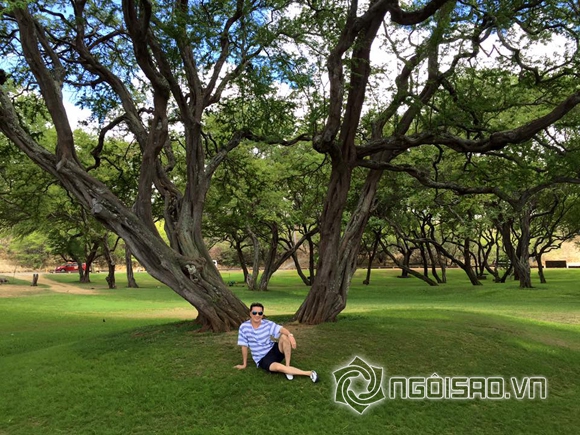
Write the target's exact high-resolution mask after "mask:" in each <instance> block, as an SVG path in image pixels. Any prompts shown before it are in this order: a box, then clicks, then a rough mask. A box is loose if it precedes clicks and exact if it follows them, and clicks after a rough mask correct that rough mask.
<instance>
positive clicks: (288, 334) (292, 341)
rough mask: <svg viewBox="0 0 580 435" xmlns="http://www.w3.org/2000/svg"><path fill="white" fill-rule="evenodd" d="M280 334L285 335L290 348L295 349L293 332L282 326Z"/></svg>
mask: <svg viewBox="0 0 580 435" xmlns="http://www.w3.org/2000/svg"><path fill="white" fill-rule="evenodd" d="M280 335H286V336H287V337H288V339H289V340H290V344H291V345H292V349H296V339H295V338H294V334H292V333H291V332H290V331H288V330H287V329H286V328H284V327H283V326H282V328H280Z"/></svg>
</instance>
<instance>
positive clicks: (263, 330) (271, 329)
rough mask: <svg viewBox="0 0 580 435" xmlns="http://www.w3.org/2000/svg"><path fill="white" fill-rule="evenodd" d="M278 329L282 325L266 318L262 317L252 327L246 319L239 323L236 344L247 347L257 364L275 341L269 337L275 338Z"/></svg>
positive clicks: (278, 334)
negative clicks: (258, 324)
mask: <svg viewBox="0 0 580 435" xmlns="http://www.w3.org/2000/svg"><path fill="white" fill-rule="evenodd" d="M280 329H282V326H280V325H278V324H276V323H274V322H271V321H270V320H266V319H262V322H261V323H260V326H258V328H257V329H254V327H253V326H252V322H251V321H250V320H246V321H245V322H244V323H242V324H241V325H240V330H239V332H238V346H246V347H249V348H250V352H251V353H252V359H253V360H254V361H255V362H256V365H258V363H259V362H260V360H261V359H262V358H264V356H265V355H266V354H267V353H268V352H269V351H270V349H272V346H273V345H274V343H275V342H274V341H272V339H271V337H272V336H273V337H274V338H276V339H277V338H278V337H280Z"/></svg>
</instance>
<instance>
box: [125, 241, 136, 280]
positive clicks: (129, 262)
mask: <svg viewBox="0 0 580 435" xmlns="http://www.w3.org/2000/svg"><path fill="white" fill-rule="evenodd" d="M125 268H126V269H127V287H129V288H139V285H138V284H137V281H136V280H135V273H134V271H133V255H132V254H131V249H129V247H128V246H127V245H125Z"/></svg>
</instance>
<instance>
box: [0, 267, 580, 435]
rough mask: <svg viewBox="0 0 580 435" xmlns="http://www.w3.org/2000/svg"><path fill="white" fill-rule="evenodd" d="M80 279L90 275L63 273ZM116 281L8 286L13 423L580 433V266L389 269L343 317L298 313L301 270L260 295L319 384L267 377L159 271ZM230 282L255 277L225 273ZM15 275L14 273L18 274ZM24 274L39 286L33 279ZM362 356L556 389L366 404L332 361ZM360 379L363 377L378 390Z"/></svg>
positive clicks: (2, 379)
mask: <svg viewBox="0 0 580 435" xmlns="http://www.w3.org/2000/svg"><path fill="white" fill-rule="evenodd" d="M50 278H51V279H54V280H58V281H61V282H63V283H74V282H75V281H76V280H78V277H77V276H76V275H51V276H50ZM117 278H118V284H119V287H120V288H119V289H116V290H108V289H107V288H106V283H105V281H104V275H103V274H100V275H97V274H95V275H93V276H92V280H93V282H92V283H90V284H84V285H80V284H79V285H78V286H79V287H80V288H81V289H84V290H81V292H82V291H86V292H87V294H68V293H55V292H52V291H50V289H48V288H46V287H42V288H39V289H38V291H37V292H36V293H31V294H26V295H23V296H20V297H16V296H12V297H1V298H0V386H1V388H2V394H1V395H0V434H246V433H247V434H254V433H264V434H270V433H276V434H329V433H331V434H375V433H376V434H384V433H389V434H498V433H499V434H577V433H579V432H578V431H579V429H578V428H579V427H580V381H579V379H580V286H579V285H578V282H579V281H580V270H558V271H552V270H548V271H547V279H548V284H545V285H540V284H537V287H536V288H533V289H528V290H520V289H518V287H517V284H516V283H508V284H495V283H492V282H485V283H484V286H482V287H472V286H470V285H469V283H468V281H467V280H466V279H465V278H464V276H463V275H462V274H461V273H459V272H458V271H450V273H449V281H450V282H449V283H448V284H445V285H441V286H439V287H428V286H426V285H424V284H423V283H421V282H419V281H418V280H416V279H399V278H397V272H396V271H392V270H381V271H375V272H374V273H373V276H372V278H371V285H369V286H363V285H361V282H362V279H363V278H362V274H360V275H356V276H355V278H354V279H353V285H352V288H351V291H350V294H349V303H348V307H347V309H346V310H345V311H344V312H343V314H342V315H341V316H340V318H339V321H338V322H335V323H328V324H323V325H319V326H305V325H295V324H291V323H289V320H290V318H291V316H292V314H293V313H294V312H295V311H296V309H297V308H298V307H299V306H300V304H301V302H302V301H303V299H304V297H305V295H306V293H307V290H308V289H307V288H306V287H304V286H303V285H302V284H301V282H300V280H299V279H298V278H297V277H296V276H295V275H294V274H293V273H290V272H284V273H279V274H277V275H275V277H274V279H273V280H272V284H271V290H270V291H269V292H265V293H258V292H250V291H248V290H246V289H245V288H244V287H243V286H242V285H241V284H237V285H236V286H234V287H232V289H233V290H234V291H235V292H236V294H237V295H238V296H239V297H240V298H241V299H242V300H243V301H244V302H246V303H248V304H249V303H250V302H253V301H260V302H262V303H263V304H264V305H265V306H266V313H267V314H269V317H270V319H272V320H275V321H277V322H280V323H284V324H286V325H287V327H288V328H289V329H291V330H292V331H293V332H294V333H295V336H296V338H297V342H298V349H297V350H296V351H295V353H294V355H293V365H296V366H298V367H300V368H304V369H316V370H317V371H318V373H319V374H320V376H321V382H320V383H317V384H312V383H311V382H310V380H309V379H306V378H298V377H297V378H295V379H294V381H292V382H289V381H287V380H286V378H285V377H284V376H282V375H268V374H266V373H264V372H262V371H260V370H258V369H256V368H254V367H249V368H247V369H246V370H244V371H238V370H235V369H234V368H233V366H234V365H236V364H238V363H240V362H241V352H240V350H239V348H238V346H237V345H236V338H237V333H236V332H231V333H226V334H211V333H198V332H196V327H195V325H193V324H192V322H191V319H193V318H194V317H195V310H193V309H192V308H191V307H190V306H189V305H188V304H187V303H186V302H185V301H183V300H182V299H181V298H180V297H178V296H177V295H175V294H174V293H173V292H172V291H170V290H169V289H167V288H166V287H164V286H163V285H161V284H159V283H158V282H156V281H155V280H153V279H152V278H150V277H148V276H146V275H144V274H139V275H138V276H137V279H138V282H139V283H140V285H141V288H139V289H127V288H123V286H124V282H123V281H122V279H123V277H122V276H121V275H119V276H118V277H117ZM224 280H225V281H232V280H234V281H238V282H240V281H242V278H241V275H240V274H236V273H234V272H224ZM11 281H12V279H11ZM23 285H29V283H28V282H26V283H23ZM356 356H358V357H360V358H362V359H363V360H364V361H366V362H368V363H369V364H372V365H373V366H375V367H381V368H383V370H384V372H383V382H382V386H383V389H384V391H385V394H387V395H388V379H389V378H390V377H391V376H402V377H411V376H417V377H423V378H426V377H429V376H431V375H432V374H433V373H437V374H439V375H440V376H442V377H474V376H480V377H492V376H496V377H503V378H505V379H506V380H508V382H509V379H510V378H511V377H514V378H517V379H522V378H524V377H529V376H543V377H545V378H546V379H547V380H548V397H547V398H546V399H544V400H542V399H539V398H535V399H523V400H517V399H514V398H510V399H506V400H481V399H472V400H451V399H443V400H429V399H420V400H411V399H402V398H396V399H391V398H388V397H387V398H385V399H384V400H382V401H380V402H378V403H376V404H375V405H374V406H372V407H370V408H368V409H366V410H365V412H364V413H363V414H360V415H359V414H358V413H356V412H354V411H353V410H352V409H350V408H349V407H348V406H346V405H344V404H337V403H335V401H334V395H335V387H336V383H335V380H334V376H333V372H334V371H336V370H338V369H340V368H343V367H345V366H347V365H348V364H349V363H350V362H351V361H352V360H353V359H354V358H355V357H356ZM365 387H366V384H365V383H364V382H362V378H361V379H359V380H357V381H356V382H354V383H353V384H352V388H353V389H354V390H356V391H359V390H361V389H362V390H364V389H365Z"/></svg>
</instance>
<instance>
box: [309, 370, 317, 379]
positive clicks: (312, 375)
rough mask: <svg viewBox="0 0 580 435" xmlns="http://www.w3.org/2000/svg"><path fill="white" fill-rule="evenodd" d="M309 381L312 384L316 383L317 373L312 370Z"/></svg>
mask: <svg viewBox="0 0 580 435" xmlns="http://www.w3.org/2000/svg"><path fill="white" fill-rule="evenodd" d="M310 379H311V380H312V382H318V373H316V372H315V371H314V370H312V373H310Z"/></svg>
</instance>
